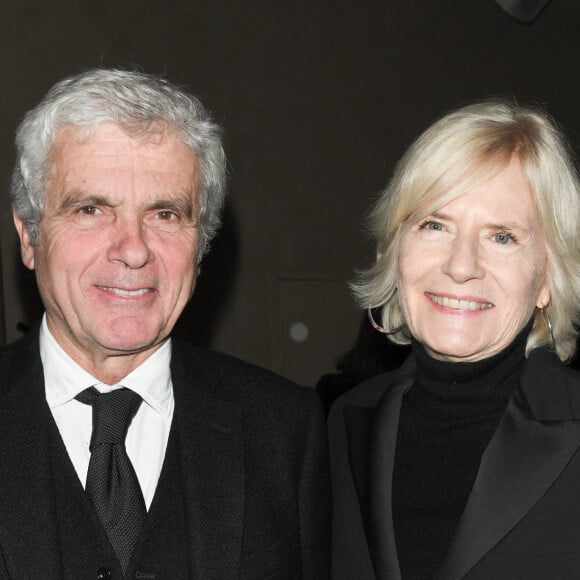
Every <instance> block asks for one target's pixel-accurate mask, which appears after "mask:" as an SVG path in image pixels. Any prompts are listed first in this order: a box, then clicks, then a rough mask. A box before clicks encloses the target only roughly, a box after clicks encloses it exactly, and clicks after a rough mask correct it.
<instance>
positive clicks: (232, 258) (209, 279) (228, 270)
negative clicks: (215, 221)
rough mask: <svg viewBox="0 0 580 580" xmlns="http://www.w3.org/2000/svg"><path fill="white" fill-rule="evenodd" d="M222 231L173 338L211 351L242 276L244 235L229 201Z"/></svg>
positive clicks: (204, 263)
mask: <svg viewBox="0 0 580 580" xmlns="http://www.w3.org/2000/svg"><path fill="white" fill-rule="evenodd" d="M222 224H223V225H222V228H221V230H220V231H219V233H218V235H217V236H216V238H215V239H214V241H213V242H212V245H211V248H210V251H209V254H208V255H207V256H206V257H205V258H204V259H203V262H202V263H201V273H200V276H199V279H198V281H197V287H196V289H195V292H194V294H193V298H192V299H191V301H190V302H189V304H188V305H187V306H186V308H185V310H184V311H183V314H182V315H181V317H180V318H179V320H178V321H177V324H176V325H175V330H174V332H173V334H174V335H175V336H178V337H180V338H182V339H184V340H186V341H188V342H190V343H191V344H194V345H195V346H198V347H201V348H210V347H211V345H212V344H213V335H214V332H215V329H216V328H217V325H218V322H219V320H220V318H221V316H222V313H223V312H225V311H226V309H227V308H226V307H227V304H228V302H229V301H230V299H231V296H232V291H233V289H234V287H235V281H236V276H237V273H238V264H239V259H238V258H239V252H240V235H239V227H238V220H237V217H236V215H235V213H234V211H233V208H232V205H231V202H230V201H229V199H228V201H226V206H225V208H224V213H223V217H222Z"/></svg>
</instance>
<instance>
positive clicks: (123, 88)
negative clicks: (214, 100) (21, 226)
mask: <svg viewBox="0 0 580 580" xmlns="http://www.w3.org/2000/svg"><path fill="white" fill-rule="evenodd" d="M106 122H113V123H115V124H117V125H118V126H120V127H121V128H122V129H123V130H124V131H125V132H127V134H129V135H131V136H132V137H136V138H147V137H150V136H152V135H154V134H159V133H160V132H162V131H168V132H169V133H170V134H172V135H173V136H175V137H177V138H179V139H182V140H183V142H184V143H185V144H186V145H187V146H188V147H189V148H190V149H191V151H192V152H193V154H194V155H195V157H196V159H197V161H198V163H199V175H200V177H199V183H198V194H199V212H200V215H199V250H198V259H201V257H202V256H203V255H204V254H205V253H206V252H207V250H208V248H209V243H210V241H211V240H212V238H213V237H214V235H215V233H216V231H217V230H218V228H219V226H220V221H221V209H222V206H223V202H224V197H225V182H226V160H225V154H224V151H223V147H222V143H221V135H220V129H219V127H218V126H217V125H216V124H215V123H214V122H213V121H212V119H211V117H210V115H209V113H208V111H207V110H206V109H205V108H204V106H203V105H202V104H201V103H200V102H199V100H198V99H196V98H195V97H194V96H192V95H190V94H188V93H186V92H185V91H183V90H181V89H179V88H178V87H176V86H174V85H172V84H171V83H169V82H167V81H166V80H164V79H161V78H159V77H156V76H153V75H149V74H145V73H142V72H130V71H122V70H115V69H113V70H110V69H95V70H91V71H88V72H85V73H82V74H79V75H77V76H73V77H70V78H67V79H65V80H63V81H61V82H59V83H57V84H56V85H54V86H53V87H52V88H51V89H50V91H49V92H48V93H47V95H46V96H45V97H44V99H42V101H41V102H40V104H39V105H38V106H37V107H35V108H34V109H32V110H31V111H29V112H28V113H27V114H26V116H25V117H24V119H23V121H22V122H21V123H20V125H19V127H18V129H17V132H16V148H17V158H16V164H15V167H14V172H13V175H12V187H11V198H12V207H13V209H14V211H15V213H16V215H18V217H20V219H22V220H23V221H24V223H25V224H26V227H27V230H28V235H29V237H30V241H31V243H32V244H33V245H34V244H37V243H38V239H39V227H38V225H39V223H40V220H41V219H42V216H43V213H44V203H45V196H46V187H47V182H48V179H49V177H50V174H51V168H52V161H53V159H52V150H53V145H54V141H55V137H56V133H57V130H58V129H59V128H60V127H62V126H65V125H72V126H75V127H85V128H86V129H87V131H88V132H89V133H88V134H90V131H91V129H94V127H96V126H97V125H99V124H101V123H106Z"/></svg>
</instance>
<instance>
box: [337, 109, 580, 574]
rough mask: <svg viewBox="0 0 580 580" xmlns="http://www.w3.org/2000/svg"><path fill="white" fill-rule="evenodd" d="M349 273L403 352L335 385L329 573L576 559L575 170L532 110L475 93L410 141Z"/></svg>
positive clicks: (578, 303) (486, 567) (579, 221)
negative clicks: (362, 262) (395, 366)
mask: <svg viewBox="0 0 580 580" xmlns="http://www.w3.org/2000/svg"><path fill="white" fill-rule="evenodd" d="M372 231H373V234H374V236H375V238H376V241H377V260H376V263H375V264H374V266H373V267H372V268H370V269H369V270H368V271H367V272H364V273H362V274H361V276H360V278H359V280H358V281H357V283H356V284H355V292H356V294H357V296H358V299H359V302H360V303H361V304H362V305H363V306H364V307H365V308H368V309H369V313H371V320H372V315H373V314H374V315H375V317H376V318H378V315H379V314H380V313H382V318H381V319H380V322H374V321H373V323H374V326H375V327H376V328H378V329H379V330H380V331H382V332H384V333H385V334H386V335H387V336H388V338H389V339H390V340H392V341H393V342H395V343H398V344H404V343H411V345H412V355H411V356H410V358H409V359H408V360H407V361H406V362H405V363H404V364H403V366H402V367H401V368H400V369H399V370H398V371H396V372H394V373H390V374H386V375H381V376H379V377H376V378H374V379H371V380H369V381H367V382H365V383H364V384H362V385H360V386H359V387H357V388H355V389H354V390H353V391H351V392H350V393H348V394H347V395H345V396H344V397H342V398H341V399H339V401H338V402H337V404H336V405H335V406H334V408H333V410H332V411H331V416H330V423H329V434H330V444H331V452H332V467H333V478H334V509H335V516H334V530H333V546H334V547H333V550H334V553H333V577H334V579H335V580H342V579H344V580H367V579H369V580H370V579H375V578H376V579H380V580H398V579H402V580H417V579H424V578H436V579H440V580H451V579H458V578H469V579H470V580H476V579H482V580H484V579H485V580H490V579H502V580H504V579H513V578H521V579H526V580H529V579H534V578H538V579H540V578H541V579H546V578H550V579H558V580H559V579H562V578H578V577H580V453H579V450H580V375H578V374H577V373H576V371H573V370H571V369H569V368H567V367H566V366H565V365H564V364H563V363H565V362H566V361H568V360H569V359H570V358H571V357H572V356H573V354H574V351H575V346H576V338H577V324H578V322H579V318H580V316H579V314H580V243H579V239H580V186H579V183H578V181H577V177H576V173H575V170H574V167H573V163H572V161H571V159H570V154H569V152H568V149H567V147H566V145H565V143H564V141H563V138H562V136H561V135H560V134H559V132H558V130H557V129H556V127H555V126H554V124H553V123H552V122H551V121H550V120H549V119H548V118H547V117H546V116H545V115H544V114H543V113H541V112H538V111H534V110H531V109H524V108H520V107H518V106H517V105H515V104H511V103H504V102H498V101H494V102H485V103H479V104H475V105H471V106H468V107H465V108H463V109H460V110H458V111H456V112H453V113H451V114H449V115H447V116H446V117H444V118H442V119H441V120H440V121H438V122H437V123H435V124H434V125H433V126H432V127H430V128H429V129H428V130H427V131H426V132H425V133H424V134H423V135H422V136H421V137H419V139H418V140H417V141H416V142H415V143H414V144H413V145H412V146H411V147H410V149H409V150H408V151H407V153H406V154H405V156H404V157H403V158H402V160H401V161H400V162H399V164H398V166H397V168H396V170H395V174H394V176H393V178H392V180H391V182H390V184H389V186H388V188H387V189H386V191H385V192H384V194H383V195H382V196H381V197H380V199H379V200H378V202H377V203H376V206H375V208H374V210H373V213H372Z"/></svg>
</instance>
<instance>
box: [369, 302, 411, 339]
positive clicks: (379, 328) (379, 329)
mask: <svg viewBox="0 0 580 580" xmlns="http://www.w3.org/2000/svg"><path fill="white" fill-rule="evenodd" d="M367 315H368V317H369V320H370V323H371V326H372V327H373V328H374V329H375V330H376V331H377V332H380V333H381V334H397V332H400V331H401V330H403V327H404V326H405V324H404V323H403V324H401V326H397V328H395V329H393V330H387V329H386V328H384V327H383V326H381V325H380V324H378V323H377V322H375V319H374V318H373V311H372V310H371V309H370V308H368V309H367Z"/></svg>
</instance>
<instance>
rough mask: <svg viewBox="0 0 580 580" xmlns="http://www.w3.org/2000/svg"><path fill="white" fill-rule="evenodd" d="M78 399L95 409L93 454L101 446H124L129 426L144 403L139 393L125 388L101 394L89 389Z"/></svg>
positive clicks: (78, 396) (92, 437)
mask: <svg viewBox="0 0 580 580" xmlns="http://www.w3.org/2000/svg"><path fill="white" fill-rule="evenodd" d="M76 398H77V400H79V401H80V402H81V403H85V404H86V405H92V407H93V433H92V436H91V444H90V450H91V452H93V451H94V449H96V448H97V447H98V446H99V445H124V443H125V437H126V436H127V430H128V429H129V425H130V424H131V421H132V420H133V417H134V416H135V413H137V410H138V409H139V406H140V405H141V402H142V399H141V397H140V396H139V395H138V394H137V393H135V392H133V391H131V390H129V389H125V388H123V389H117V390H115V391H111V392H110V393H99V391H97V389H95V388H94V387H89V388H88V389H86V390H84V391H83V392H82V393H79V395H77V397H76Z"/></svg>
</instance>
